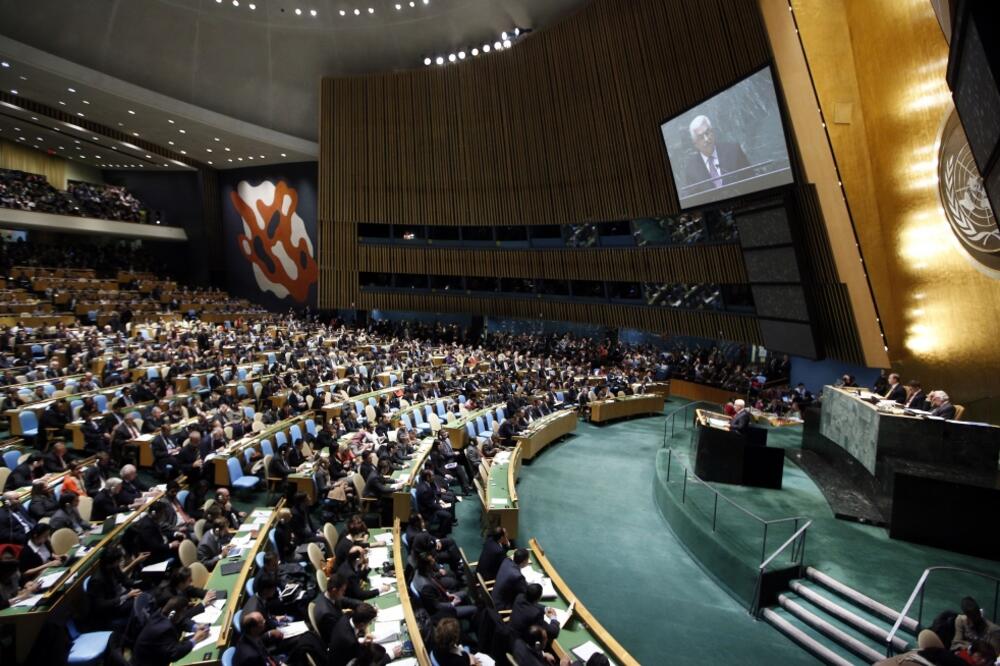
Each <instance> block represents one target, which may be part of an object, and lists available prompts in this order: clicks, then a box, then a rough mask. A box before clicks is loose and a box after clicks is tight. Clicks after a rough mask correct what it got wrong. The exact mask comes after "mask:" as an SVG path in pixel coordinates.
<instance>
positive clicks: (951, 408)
mask: <svg viewBox="0 0 1000 666" xmlns="http://www.w3.org/2000/svg"><path fill="white" fill-rule="evenodd" d="M929 399H930V402H931V406H932V407H933V409H931V416H940V417H941V418H943V419H953V418H955V414H956V410H955V405H953V404H951V398H949V397H948V394H947V393H945V392H944V391H931V394H930V396H929Z"/></svg>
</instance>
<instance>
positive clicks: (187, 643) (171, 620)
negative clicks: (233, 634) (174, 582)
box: [132, 597, 208, 666]
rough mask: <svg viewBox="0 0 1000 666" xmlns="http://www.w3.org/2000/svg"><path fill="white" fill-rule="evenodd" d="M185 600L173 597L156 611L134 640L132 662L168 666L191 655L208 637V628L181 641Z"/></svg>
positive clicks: (186, 601) (184, 598)
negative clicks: (197, 645)
mask: <svg viewBox="0 0 1000 666" xmlns="http://www.w3.org/2000/svg"><path fill="white" fill-rule="evenodd" d="M187 605H188V600H187V598H186V597H172V598H171V599H170V600H168V601H167V603H165V604H164V605H163V608H162V609H160V610H156V611H153V613H152V615H150V617H149V619H148V620H147V621H146V625H145V626H144V627H143V628H142V631H140V632H139V636H138V637H137V638H136V639H135V646H134V647H133V648H132V663H135V664H143V665H144V666H147V665H148V666H169V664H170V663H171V662H174V661H177V660H178V659H180V658H182V657H184V655H186V654H187V653H189V652H190V651H191V650H192V649H194V646H195V645H196V644H197V643H200V642H201V641H203V640H205V639H206V638H208V629H198V630H197V631H195V632H194V636H192V637H191V638H189V639H187V640H184V641H181V635H182V628H181V626H182V624H183V623H184V618H185V615H184V609H185V608H186V607H187Z"/></svg>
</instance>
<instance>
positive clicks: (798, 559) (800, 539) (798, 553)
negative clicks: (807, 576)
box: [750, 520, 813, 617]
mask: <svg viewBox="0 0 1000 666" xmlns="http://www.w3.org/2000/svg"><path fill="white" fill-rule="evenodd" d="M812 524H813V521H811V520H807V521H806V523H805V524H804V525H803V526H802V527H799V528H798V529H797V530H795V532H793V533H792V536H790V537H788V539H787V540H786V541H785V542H784V543H783V544H781V545H780V546H778V548H777V550H775V551H774V552H773V553H771V555H770V556H769V557H768V558H767V559H765V560H764V561H763V562H761V563H760V566H759V567H758V568H757V581H756V583H754V588H753V601H752V602H751V606H750V614H751V615H753V616H754V617H756V616H757V614H758V613H759V612H760V604H761V598H760V597H761V594H762V593H763V590H764V573H765V572H766V571H767V568H768V567H769V566H770V565H771V562H773V561H774V559H775V558H776V557H778V556H779V555H781V554H782V553H783V552H785V549H786V548H788V547H789V546H791V547H792V564H793V566H797V567H800V568H801V567H802V560H803V559H804V558H805V553H806V534H807V532H808V530H809V528H810V527H811V526H812Z"/></svg>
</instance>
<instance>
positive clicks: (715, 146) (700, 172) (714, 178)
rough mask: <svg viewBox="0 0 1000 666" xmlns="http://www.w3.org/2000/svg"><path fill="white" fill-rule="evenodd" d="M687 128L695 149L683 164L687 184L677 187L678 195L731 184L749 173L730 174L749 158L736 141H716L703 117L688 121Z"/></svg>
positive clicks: (742, 165) (741, 166)
mask: <svg viewBox="0 0 1000 666" xmlns="http://www.w3.org/2000/svg"><path fill="white" fill-rule="evenodd" d="M688 131H689V132H690V133H691V143H693V144H694V147H695V150H696V151H697V152H696V153H694V154H693V155H691V156H690V157H688V160H687V163H686V164H685V167H684V172H685V180H686V185H687V187H684V188H682V189H681V193H680V196H681V198H684V197H689V196H691V195H693V194H698V193H699V192H706V191H708V190H713V189H716V188H719V187H724V186H726V185H731V184H732V183H736V182H739V181H741V180H743V179H744V178H746V177H747V176H749V175H750V174H749V173H748V172H747V171H739V172H738V173H732V172H734V171H738V170H739V169H745V168H746V167H748V166H750V160H748V159H747V156H746V154H744V152H743V149H742V148H741V147H740V145H739V144H738V143H717V142H716V140H715V130H714V129H713V128H712V123H711V121H710V120H709V119H708V117H707V116H698V117H697V118H695V119H694V120H692V121H691V124H690V125H689V126H688Z"/></svg>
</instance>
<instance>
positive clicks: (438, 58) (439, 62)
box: [434, 56, 444, 65]
mask: <svg viewBox="0 0 1000 666" xmlns="http://www.w3.org/2000/svg"><path fill="white" fill-rule="evenodd" d="M434 62H436V63H437V64H439V65H443V64H444V58H442V57H441V56H438V57H437V59H436V60H434Z"/></svg>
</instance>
